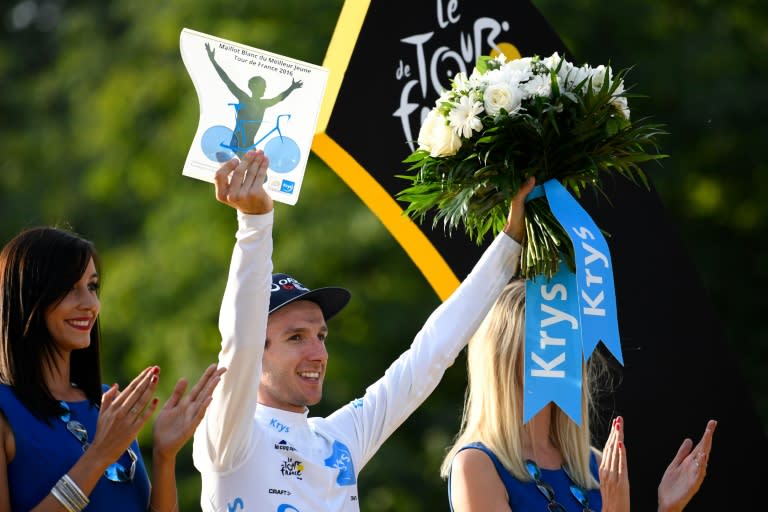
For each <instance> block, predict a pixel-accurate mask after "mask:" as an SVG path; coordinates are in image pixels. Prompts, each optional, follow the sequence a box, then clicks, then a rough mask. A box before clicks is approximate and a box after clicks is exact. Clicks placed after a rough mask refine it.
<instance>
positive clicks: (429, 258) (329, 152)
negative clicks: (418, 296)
mask: <svg viewBox="0 0 768 512" xmlns="http://www.w3.org/2000/svg"><path fill="white" fill-rule="evenodd" d="M312 151H314V152H315V154H316V155H317V156H319V157H320V158H321V159H322V160H323V161H324V162H325V163H326V164H327V165H328V166H329V167H330V168H331V169H333V170H334V171H335V172H336V174H338V175H339V176H340V177H341V179H343V180H344V182H345V183H346V184H347V185H348V186H349V188H351V189H352V191H353V192H355V193H356V194H357V195H358V196H359V197H360V199H362V200H363V202H364V203H365V204H366V206H368V208H369V209H370V210H371V211H372V212H373V213H374V214H375V215H376V216H377V217H378V218H379V220H381V222H382V223H383V224H384V226H385V227H386V228H387V229H388V230H389V232H390V233H392V236H394V237H395V240H397V241H398V243H399V244H400V246H401V247H402V248H403V249H405V252H406V253H407V254H408V256H410V258H411V260H413V262H414V263H415V264H416V267H418V269H419V270H420V271H421V273H422V274H424V277H426V278H427V281H428V282H429V284H430V285H431V286H432V288H433V289H434V290H435V293H437V296H438V297H440V300H445V299H447V298H448V297H449V296H450V295H451V293H452V292H453V291H454V290H455V289H456V288H457V287H458V286H459V280H458V279H457V278H456V275H455V274H454V273H453V271H452V270H451V268H450V267H449V266H448V264H447V263H446V262H445V260H444V259H443V257H442V256H441V255H440V253H439V252H438V251H437V250H436V249H435V248H434V246H433V245H432V242H430V241H429V239H428V238H427V237H426V236H425V235H424V233H422V232H421V230H420V229H419V228H418V226H416V224H415V223H414V222H413V221H412V220H411V219H410V218H408V217H407V216H405V215H403V210H402V208H400V206H399V205H398V204H397V202H396V201H395V200H394V199H393V198H392V197H390V195H389V193H387V191H386V190H384V188H382V186H381V185H379V183H378V182H377V181H376V180H375V179H374V178H373V176H371V175H370V174H369V173H368V172H367V171H366V170H365V169H364V168H363V167H362V166H361V165H360V164H359V163H358V162H357V161H356V160H355V159H354V158H352V155H350V154H349V153H347V152H346V151H345V150H344V148H342V147H341V146H339V145H338V144H337V143H336V141H334V140H333V139H332V138H331V137H329V136H328V135H327V134H326V133H317V134H315V137H314V139H313V141H312Z"/></svg>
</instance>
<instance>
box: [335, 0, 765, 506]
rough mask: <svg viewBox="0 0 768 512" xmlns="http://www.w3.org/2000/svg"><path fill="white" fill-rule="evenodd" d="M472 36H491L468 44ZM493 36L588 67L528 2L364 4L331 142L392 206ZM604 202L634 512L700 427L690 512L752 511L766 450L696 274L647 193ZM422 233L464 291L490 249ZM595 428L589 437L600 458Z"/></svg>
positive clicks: (601, 214)
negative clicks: (426, 126) (441, 100)
mask: <svg viewBox="0 0 768 512" xmlns="http://www.w3.org/2000/svg"><path fill="white" fill-rule="evenodd" d="M451 5H453V6H455V7H456V9H455V10H453V11H450V6H451ZM480 25H482V26H484V27H486V30H485V31H483V30H480V31H477V30H476V29H477V27H478V26H480ZM488 27H491V28H488ZM494 28H495V29H498V30H499V33H498V35H496V37H495V40H496V41H497V42H499V41H506V42H511V43H513V44H514V45H515V46H516V47H517V49H518V50H519V51H520V53H521V54H522V55H532V54H539V55H542V56H546V55H549V54H551V53H552V52H553V51H559V52H560V53H561V54H563V53H565V55H567V56H568V58H569V59H570V60H572V61H574V63H576V64H581V63H583V61H589V56H572V55H570V53H569V52H567V49H566V48H565V46H564V44H563V42H562V41H561V40H560V38H559V37H558V36H557V34H556V33H555V32H554V31H553V30H552V28H551V27H550V26H549V24H548V23H547V22H546V20H544V19H543V18H542V16H541V14H540V13H539V12H538V11H537V10H536V9H535V7H534V6H532V5H531V4H530V3H529V2H528V1H511V2H503V3H502V2H492V1H481V0H473V1H472V2H462V3H460V2H453V3H451V2H449V1H444V2H443V1H440V0H438V1H437V2H405V1H394V0H390V1H379V2H373V1H372V2H371V5H370V7H369V9H368V11H367V14H366V16H365V20H364V23H363V26H362V30H361V32H360V35H359V37H358V39H357V44H356V46H355V50H354V53H353V54H352V56H351V59H350V61H349V65H348V68H347V71H346V74H345V77H344V80H343V82H342V84H341V89H340V91H339V96H338V99H337V101H336V104H335V107H334V110H333V112H332V115H331V118H330V121H329V124H328V127H327V129H326V134H327V135H328V136H329V137H330V138H331V139H333V140H334V141H335V142H336V143H337V144H338V145H339V146H341V147H342V148H343V149H345V150H346V151H347V152H348V153H349V154H350V155H351V156H352V157H353V158H354V159H355V160H357V162H358V163H359V164H360V165H361V166H362V167H363V168H364V169H365V170H366V171H367V172H368V173H370V174H371V175H372V176H374V177H375V179H376V180H377V181H378V183H379V184H380V185H381V186H382V187H383V188H384V189H385V190H386V191H387V192H388V193H389V195H390V196H392V197H394V196H395V194H396V193H397V192H398V191H400V190H401V189H402V188H403V187H404V186H405V185H406V182H405V181H404V180H402V179H399V178H396V177H395V175H397V174H402V173H403V172H404V171H405V166H404V164H403V163H402V160H403V158H405V156H407V155H408V153H410V151H411V147H409V145H408V143H407V142H408V140H413V139H415V138H416V136H417V134H418V128H419V119H420V109H422V108H431V107H432V105H433V104H434V100H435V99H436V98H437V95H438V91H437V84H438V83H440V84H442V85H443V86H447V84H448V80H449V78H450V76H452V75H453V74H454V73H455V72H456V71H458V70H460V69H461V67H462V66H464V67H465V69H466V70H467V71H471V69H472V64H473V63H474V60H475V59H474V56H475V54H476V52H477V51H479V52H480V53H481V54H483V53H488V51H489V50H490V47H489V45H488V43H487V38H486V37H485V36H487V35H488V34H489V33H490V32H491V31H492V29H494ZM478 35H479V36H480V37H477V36H478ZM417 40H419V41H420V42H419V43H418V44H416V43H415V41H417ZM478 43H479V44H478ZM422 61H423V62H424V63H425V66H420V65H419V63H420V62H422ZM592 64H594V65H596V64H599V63H592ZM406 67H407V68H408V69H409V70H410V71H411V73H410V74H409V75H407V76H406V74H405V73H404V71H405V69H406ZM398 70H400V72H399V73H398ZM420 70H424V71H425V73H424V74H422V73H420V72H419V71H420ZM433 78H434V79H433ZM425 79H426V80H425ZM435 80H436V81H435ZM403 119H407V124H408V126H409V128H410V130H411V132H410V134H409V133H408V132H407V131H405V130H404V128H403ZM658 121H659V122H664V120H663V119H662V118H660V119H658ZM409 135H410V136H409ZM605 189H606V191H607V195H608V200H606V198H604V197H598V196H597V195H590V194H587V195H586V196H585V197H584V198H582V199H581V203H582V205H583V206H584V207H585V208H586V209H587V211H589V212H590V214H591V215H592V216H593V218H594V219H595V221H596V223H597V224H598V226H600V227H601V228H602V229H604V230H605V231H607V232H608V233H609V234H610V235H611V237H610V238H609V246H610V249H611V257H612V261H613V264H614V271H615V275H614V279H615V284H616V300H617V306H618V314H619V329H620V335H621V342H622V351H623V355H624V361H625V365H624V367H623V368H620V374H621V381H620V384H619V385H618V388H617V391H616V393H615V394H614V395H613V396H612V397H610V398H608V399H606V401H605V403H604V404H603V409H602V410H603V419H604V422H603V423H604V424H607V423H608V420H609V418H610V417H611V416H613V415H615V414H621V415H623V416H624V418H625V422H626V436H627V437H626V444H627V450H628V455H629V473H630V480H631V492H632V504H633V509H634V510H653V509H654V508H655V506H656V486H657V485H658V482H659V480H660V478H661V475H662V474H663V472H664V469H665V468H666V466H667V464H668V463H669V461H671V459H672V457H673V456H674V454H675V453H676V451H677V448H678V446H679V445H680V442H681V441H682V440H683V438H685V437H691V438H693V439H694V441H698V439H699V437H700V436H701V434H702V432H703V430H704V426H705V424H706V421H707V420H708V419H709V418H715V419H717V420H718V421H719V424H718V428H717V431H716V433H715V441H714V447H713V451H712V455H711V460H710V463H709V467H708V476H707V479H706V480H705V483H704V485H703V487H702V489H701V491H700V492H699V494H698V495H697V496H696V497H695V498H694V500H693V501H692V502H691V504H690V506H689V508H688V510H694V511H695V510H733V509H736V508H739V507H740V506H742V505H743V506H748V507H750V509H755V507H757V508H758V509H760V508H761V507H762V506H761V505H760V504H759V503H760V500H759V499H757V498H755V493H756V492H758V491H759V489H760V488H761V487H760V483H761V482H760V481H758V478H759V477H760V475H761V473H763V472H762V471H748V470H746V469H745V468H744V462H745V460H746V459H747V457H749V459H751V460H754V461H764V460H766V455H767V454H768V441H767V440H766V436H765V433H764V432H763V431H762V428H761V426H760V423H759V421H758V418H757V415H756V413H755V411H754V408H753V405H752V403H751V401H750V400H751V399H750V395H749V392H748V390H747V388H746V386H745V384H744V382H743V380H742V379H741V376H740V375H739V374H738V369H737V367H736V365H735V364H734V362H733V360H732V358H731V356H730V354H728V353H727V349H726V346H727V344H726V342H725V340H724V339H723V332H722V329H721V327H720V325H719V323H718V319H717V313H716V312H715V311H714V309H713V307H712V305H711V303H710V301H709V299H708V297H707V294H706V292H705V290H704V289H703V288H702V286H701V284H700V283H699V280H698V277H697V274H696V271H695V268H694V267H693V264H692V261H691V260H690V257H689V255H688V254H687V253H686V250H685V248H684V247H683V246H682V244H681V243H680V237H679V236H678V233H677V231H676V229H675V227H674V224H673V223H672V222H671V220H670V219H669V218H668V217H667V215H666V212H665V209H664V206H663V205H662V203H661V201H660V199H659V197H658V195H657V193H656V191H655V190H654V189H651V190H650V191H648V190H646V189H644V188H642V187H638V186H636V185H634V184H632V183H630V182H628V181H626V180H624V179H621V178H617V179H615V180H613V181H612V182H609V183H606V184H605ZM609 201H610V204H609ZM421 229H422V231H423V232H424V234H425V235H426V236H427V237H428V239H429V240H430V242H431V243H432V244H433V245H434V246H435V248H436V249H437V250H438V251H439V252H440V254H441V255H442V257H443V258H444V259H445V260H446V262H447V263H448V265H449V267H450V268H451V269H452V271H453V272H454V274H455V275H456V276H457V277H458V278H459V279H462V278H463V277H464V276H465V275H466V274H467V273H468V271H469V270H470V269H471V267H472V265H474V263H475V261H477V258H478V257H479V255H480V254H481V252H482V250H483V249H484V248H485V245H483V246H480V247H478V246H477V245H475V244H474V243H473V242H471V241H470V240H469V239H468V238H467V237H466V236H465V235H464V234H463V233H462V232H461V231H457V232H455V233H453V234H452V235H451V236H448V235H447V234H446V233H445V232H444V231H443V229H442V227H438V228H437V229H431V219H428V220H427V222H425V223H424V224H423V225H422V226H421ZM486 244H487V242H486ZM604 429H605V427H602V428H599V429H598V430H597V434H598V440H596V444H597V445H598V446H599V447H601V446H602V440H603V439H604V438H605V437H604V433H605V430H604ZM760 463H761V462H758V464H760ZM446 509H447V504H446Z"/></svg>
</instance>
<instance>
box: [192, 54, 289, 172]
mask: <svg viewBox="0 0 768 512" xmlns="http://www.w3.org/2000/svg"><path fill="white" fill-rule="evenodd" d="M205 49H206V51H207V52H208V58H209V59H210V60H211V63H212V64H213V67H214V68H215V69H216V72H217V73H218V74H219V77H220V78H221V80H222V81H223V82H224V84H225V85H226V86H227V88H228V89H229V90H230V92H231V93H232V94H233V95H234V96H235V98H237V101H238V103H230V105H232V106H233V107H234V108H235V128H234V130H232V136H231V138H230V140H229V143H228V144H227V143H225V142H221V143H220V146H221V147H222V148H223V149H224V148H225V151H220V152H217V157H218V158H217V160H219V161H224V160H226V159H227V158H228V155H230V151H231V152H234V153H235V154H237V155H238V156H241V157H242V156H243V155H244V154H245V153H246V152H248V151H249V150H251V149H254V148H255V147H256V146H257V145H258V144H259V143H260V142H261V141H263V140H264V139H266V138H267V137H268V136H269V135H270V134H271V133H272V132H275V131H276V132H277V133H278V135H279V139H277V138H275V139H273V140H272V141H270V142H269V143H267V146H269V145H270V144H271V143H273V141H278V142H277V144H285V143H286V139H288V137H285V136H283V135H282V133H281V131H280V119H281V118H288V119H290V117H291V115H290V114H281V115H279V116H277V119H276V122H275V126H274V127H273V128H272V129H271V130H270V131H269V132H268V133H267V134H266V135H264V136H263V137H261V138H260V139H259V140H255V139H256V134H257V133H258V131H259V128H260V127H261V122H262V120H263V119H264V112H265V111H266V109H267V108H269V107H272V106H274V105H277V104H278V103H280V102H281V101H283V100H284V99H285V98H287V97H288V95H289V94H290V93H291V92H293V91H294V90H295V89H298V88H300V87H301V86H302V85H303V82H302V81H301V80H299V81H296V80H295V79H293V81H292V83H291V85H289V86H288V88H287V89H285V90H284V91H283V92H281V93H280V94H278V95H277V96H275V97H274V98H263V97H262V96H263V94H264V92H265V91H266V88H267V81H266V80H265V79H264V78H263V77H261V76H258V75H257V76H253V77H252V78H251V79H250V80H248V87H249V88H250V92H251V94H248V92H246V91H244V90H242V89H240V88H239V87H238V86H237V85H235V83H234V82H233V81H232V79H231V78H230V77H229V75H227V73H226V71H224V69H223V68H222V67H221V66H220V65H219V63H218V62H216V58H215V49H214V48H212V47H211V45H210V44H209V43H205ZM288 140H289V141H290V144H291V145H292V146H293V145H294V144H295V143H294V142H293V141H292V140H290V139H288ZM226 150H230V151H226ZM296 150H297V148H296ZM283 151H284V150H283ZM265 152H266V153H269V151H268V148H265ZM270 160H272V157H270ZM292 160H293V159H292ZM270 167H272V166H270Z"/></svg>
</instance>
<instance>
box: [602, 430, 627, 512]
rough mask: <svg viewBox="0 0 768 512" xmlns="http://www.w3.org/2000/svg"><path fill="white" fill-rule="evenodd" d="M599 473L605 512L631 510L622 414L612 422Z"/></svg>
mask: <svg viewBox="0 0 768 512" xmlns="http://www.w3.org/2000/svg"><path fill="white" fill-rule="evenodd" d="M599 473H600V495H601V497H602V499H603V512H629V472H628V470H627V451H626V447H625V446H624V419H623V418H622V417H621V416H617V417H616V418H615V419H614V420H613V422H612V423H611V433H610V434H609V435H608V440H607V441H606V442H605V448H603V456H602V458H601V459H600V470H599Z"/></svg>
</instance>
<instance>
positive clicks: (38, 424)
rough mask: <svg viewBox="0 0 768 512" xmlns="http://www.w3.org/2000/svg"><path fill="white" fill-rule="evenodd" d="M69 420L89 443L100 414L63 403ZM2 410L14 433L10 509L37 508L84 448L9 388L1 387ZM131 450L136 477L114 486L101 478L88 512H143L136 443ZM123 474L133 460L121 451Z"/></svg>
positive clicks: (85, 405)
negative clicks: (79, 427) (85, 434)
mask: <svg viewBox="0 0 768 512" xmlns="http://www.w3.org/2000/svg"><path fill="white" fill-rule="evenodd" d="M67 404H68V405H69V407H70V411H71V412H70V414H71V418H72V419H75V420H77V421H79V422H80V423H82V424H83V425H84V426H85V428H86V430H87V431H88V438H89V440H92V439H93V435H94V433H95V432H96V420H97V418H98V415H99V410H98V409H97V408H96V407H94V406H93V405H91V403H90V402H89V401H88V400H83V401H79V402H67ZM0 410H2V411H3V413H4V414H5V417H6V419H7V420H8V422H9V423H10V425H11V429H13V437H14V441H15V443H16V455H15V457H14V458H13V461H12V462H11V463H10V464H8V488H9V490H10V493H11V496H10V498H11V510H12V511H14V512H22V511H24V512H26V511H27V510H30V509H31V508H33V507H35V506H36V505H37V504H39V503H40V502H41V501H42V500H43V499H44V498H45V497H46V495H48V494H49V493H50V492H51V488H52V487H53V486H54V485H56V482H57V481H58V480H59V478H61V477H62V475H64V473H67V472H68V471H69V470H70V468H71V467H72V466H74V464H75V462H77V460H78V459H79V458H80V457H81V456H82V454H83V448H82V444H81V443H80V441H78V439H77V438H76V437H75V436H73V435H72V433H71V432H69V431H68V430H67V426H66V423H65V422H64V421H63V420H61V419H60V418H52V419H51V420H50V421H51V424H50V425H48V424H47V423H46V422H44V421H41V420H39V419H38V418H37V417H35V416H34V415H33V414H32V413H31V412H29V410H28V409H27V408H26V407H24V404H22V403H21V402H20V401H19V400H18V398H17V397H16V395H15V393H14V392H13V390H12V389H11V387H10V386H8V385H5V384H0ZM131 448H132V449H133V451H134V453H135V454H136V456H137V457H138V460H137V461H136V473H135V475H134V477H133V481H131V482H112V481H110V480H108V479H107V478H106V477H105V476H104V475H102V477H101V478H100V479H99V482H98V483H97V484H96V487H94V489H93V491H92V492H91V494H90V495H89V496H88V498H89V500H90V504H89V505H88V506H87V507H86V508H85V510H87V511H88V512H96V511H104V512H107V511H109V512H144V511H146V510H147V509H148V508H149V492H150V485H149V478H148V477H147V470H146V468H145V467H144V462H143V460H142V458H141V451H140V450H139V445H138V443H137V442H136V441H135V440H134V441H133V443H132V444H131ZM118 462H119V463H120V464H122V465H123V467H125V468H126V469H128V468H130V466H131V459H130V458H129V456H128V453H127V452H125V453H123V454H122V455H121V456H120V459H119V460H118Z"/></svg>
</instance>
